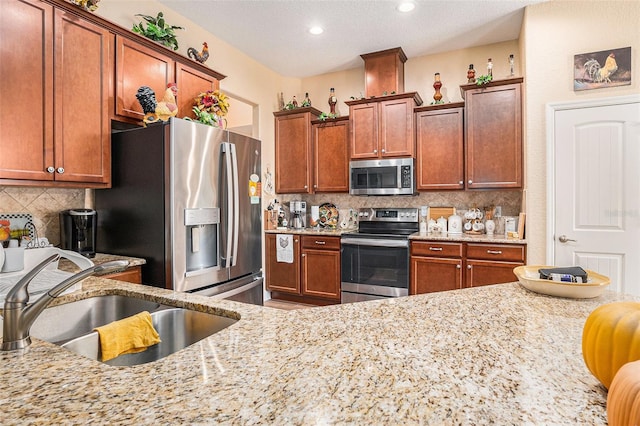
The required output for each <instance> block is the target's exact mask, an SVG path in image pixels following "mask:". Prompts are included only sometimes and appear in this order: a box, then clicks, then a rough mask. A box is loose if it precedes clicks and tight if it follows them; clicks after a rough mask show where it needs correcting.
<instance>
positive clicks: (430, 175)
mask: <svg viewBox="0 0 640 426" xmlns="http://www.w3.org/2000/svg"><path fill="white" fill-rule="evenodd" d="M415 114H416V118H415V119H416V188H417V189H418V190H437V191H439V190H449V189H464V120H463V116H464V102H457V103H452V104H444V105H431V106H423V107H420V108H416V109H415Z"/></svg>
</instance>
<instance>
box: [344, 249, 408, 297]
mask: <svg viewBox="0 0 640 426" xmlns="http://www.w3.org/2000/svg"><path fill="white" fill-rule="evenodd" d="M341 252H342V256H341V278H342V279H341V281H342V284H341V285H342V292H343V294H345V292H346V293H352V294H363V295H370V296H382V297H399V296H407V295H408V294H409V241H408V240H407V239H392V238H375V237H374V238H354V237H343V238H342V239H341ZM347 296H348V295H347Z"/></svg>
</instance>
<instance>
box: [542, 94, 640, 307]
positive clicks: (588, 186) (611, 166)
mask: <svg viewBox="0 0 640 426" xmlns="http://www.w3.org/2000/svg"><path fill="white" fill-rule="evenodd" d="M554 123H555V126H554V144H555V148H554V151H555V152H554V159H555V161H554V164H555V166H554V168H555V170H554V182H555V191H554V192H555V196H554V199H555V200H554V202H555V206H554V211H555V214H554V216H555V217H554V224H555V230H554V241H553V244H554V247H553V251H554V254H555V256H554V264H555V265H557V266H572V265H579V266H582V267H583V268H585V269H591V270H593V271H596V272H599V273H601V274H604V275H606V276H608V277H610V278H611V287H610V288H611V289H612V290H616V291H621V292H624V293H630V294H636V295H640V101H638V102H633V103H624V104H618V105H604V106H589V107H579V108H574V109H564V110H556V111H555V117H554Z"/></svg>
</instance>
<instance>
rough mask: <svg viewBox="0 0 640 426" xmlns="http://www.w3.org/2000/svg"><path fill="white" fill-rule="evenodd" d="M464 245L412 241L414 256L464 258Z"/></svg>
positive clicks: (412, 253)
mask: <svg viewBox="0 0 640 426" xmlns="http://www.w3.org/2000/svg"><path fill="white" fill-rule="evenodd" d="M462 253H463V252H462V243H445V242H440V241H412V242H411V255H412V256H429V257H434V256H435V257H462Z"/></svg>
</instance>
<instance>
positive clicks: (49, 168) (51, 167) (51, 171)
mask: <svg viewBox="0 0 640 426" xmlns="http://www.w3.org/2000/svg"><path fill="white" fill-rule="evenodd" d="M55 171H56V169H55V167H53V166H49V167H47V172H48V173H53V172H55Z"/></svg>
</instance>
